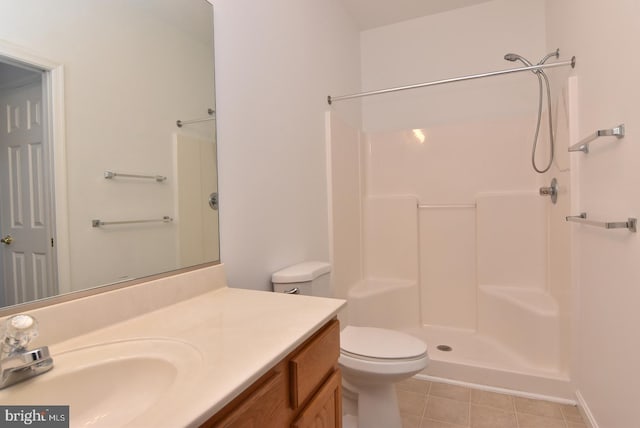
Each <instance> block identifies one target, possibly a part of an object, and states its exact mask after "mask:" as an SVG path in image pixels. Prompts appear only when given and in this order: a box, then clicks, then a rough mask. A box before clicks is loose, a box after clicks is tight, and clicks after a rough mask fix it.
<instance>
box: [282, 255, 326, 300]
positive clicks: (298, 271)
mask: <svg viewBox="0 0 640 428" xmlns="http://www.w3.org/2000/svg"><path fill="white" fill-rule="evenodd" d="M330 272H331V265H330V264H329V263H327V262H303V263H298V264H296V265H293V266H289V267H286V268H284V269H282V270H279V271H278V272H275V273H274V274H273V275H272V276H271V282H272V283H273V291H275V292H277V293H289V294H303V295H307V296H318V297H330V295H331V290H330V282H329V278H330V275H329V273H330Z"/></svg>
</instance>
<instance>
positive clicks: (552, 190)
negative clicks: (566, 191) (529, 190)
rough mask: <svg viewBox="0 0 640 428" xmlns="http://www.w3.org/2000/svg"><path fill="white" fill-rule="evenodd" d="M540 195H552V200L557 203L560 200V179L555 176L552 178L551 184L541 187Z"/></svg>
mask: <svg viewBox="0 0 640 428" xmlns="http://www.w3.org/2000/svg"><path fill="white" fill-rule="evenodd" d="M540 196H551V202H553V203H554V204H555V203H556V201H557V200H558V180H556V179H555V178H554V179H553V180H551V186H549V187H541V188H540Z"/></svg>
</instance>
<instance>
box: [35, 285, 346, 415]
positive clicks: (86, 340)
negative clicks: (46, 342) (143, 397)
mask: <svg viewBox="0 0 640 428" xmlns="http://www.w3.org/2000/svg"><path fill="white" fill-rule="evenodd" d="M344 304H345V302H344V300H338V299H325V298H317V297H308V296H299V295H285V294H280V293H270V292H264V291H251V290H242V289H234V288H227V287H223V288H220V289H217V290H215V291H210V292H207V293H204V294H201V295H198V296H196V297H193V298H191V299H188V300H184V301H182V302H178V303H176V304H173V305H170V306H166V307H164V308H160V309H157V310H155V311H152V312H148V313H146V314H143V315H140V316H138V317H135V318H131V319H128V320H125V321H121V322H118V323H116V324H113V325H110V326H107V327H104V328H101V329H99V330H95V331H92V332H89V333H86V334H83V335H80V336H77V337H74V338H71V339H68V340H64V341H62V342H59V343H55V344H50V347H49V348H50V351H51V355H52V357H53V359H54V364H55V358H56V354H58V353H60V352H63V351H68V350H73V349H77V348H81V347H86V346H92V345H99V344H104V343H108V342H114V341H123V340H125V341H126V340H132V339H147V338H155V339H162V340H167V339H168V340H171V341H181V342H184V343H187V344H188V345H187V346H189V347H191V348H192V349H193V350H194V351H195V352H196V353H197V354H199V358H200V359H201V365H200V367H199V368H198V370H197V371H195V372H197V373H196V375H195V376H192V377H191V378H190V379H189V382H188V383H184V384H182V386H181V387H180V388H181V389H182V390H180V391H178V392H179V394H177V396H174V395H173V394H172V398H171V402H170V403H163V405H162V406H157V407H159V408H155V407H154V411H153V412H150V413H152V414H151V415H149V412H148V413H147V414H146V415H145V417H144V419H135V420H133V421H131V422H130V423H129V424H128V425H127V426H131V427H146V426H149V427H172V428H173V427H182V426H184V427H186V426H197V425H199V424H201V423H203V422H204V421H206V420H207V419H208V418H209V417H210V416H212V415H213V414H215V413H216V412H217V411H218V410H220V409H221V408H222V407H224V405H226V404H227V403H229V402H230V401H231V400H232V399H233V398H234V397H236V396H237V395H238V394H239V393H240V392H242V391H243V390H244V389H246V388H247V387H248V386H250V385H251V384H252V383H253V382H254V381H256V380H257V379H258V378H259V377H260V376H262V375H263V374H265V373H266V372H267V371H268V370H269V369H270V368H272V367H273V366H275V364H276V363H277V362H279V361H280V360H281V359H282V358H283V357H285V356H286V355H287V354H288V353H290V352H291V351H293V350H294V349H295V348H296V347H297V346H299V345H300V344H301V343H303V342H304V341H305V340H306V339H307V338H309V337H310V336H311V335H312V334H313V333H314V332H315V331H317V330H318V329H319V328H320V327H321V326H322V325H324V324H325V323H326V322H327V321H328V320H330V319H331V318H333V317H335V316H336V314H337V313H338V310H339V309H340V308H341V307H342V306H343V305H344ZM40 328H41V330H42V329H45V328H46V325H42V324H41V327H40ZM54 370H55V368H54ZM44 376H46V374H44ZM96 388H99V385H96ZM176 397H177V398H176ZM114 411H117V409H114ZM71 426H73V411H72V415H71Z"/></svg>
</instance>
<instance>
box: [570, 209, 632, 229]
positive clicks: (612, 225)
mask: <svg viewBox="0 0 640 428" xmlns="http://www.w3.org/2000/svg"><path fill="white" fill-rule="evenodd" d="M567 221H572V222H574V223H580V224H586V225H589V226H596V227H602V228H605V229H629V231H631V232H633V233H636V230H637V227H636V226H637V222H638V219H635V218H631V217H629V220H628V221H593V220H587V213H581V214H580V215H570V216H567Z"/></svg>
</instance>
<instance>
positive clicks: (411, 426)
mask: <svg viewBox="0 0 640 428" xmlns="http://www.w3.org/2000/svg"><path fill="white" fill-rule="evenodd" d="M401 417H402V428H420V423H421V422H422V416H416V415H401Z"/></svg>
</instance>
